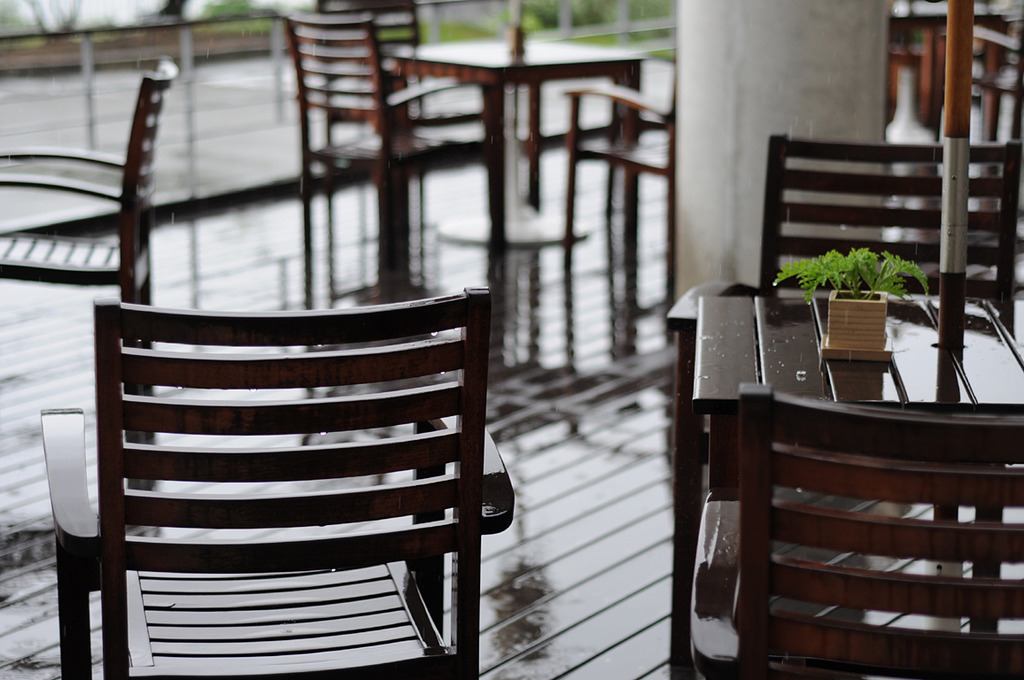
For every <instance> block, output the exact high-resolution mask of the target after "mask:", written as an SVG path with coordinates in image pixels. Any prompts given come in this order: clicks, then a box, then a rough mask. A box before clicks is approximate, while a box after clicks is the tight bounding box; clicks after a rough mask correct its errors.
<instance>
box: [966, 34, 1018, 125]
mask: <svg viewBox="0 0 1024 680" xmlns="http://www.w3.org/2000/svg"><path fill="white" fill-rule="evenodd" d="M1021 29H1022V27H1021V24H1020V22H1015V23H1011V24H1008V25H1007V26H1006V30H1005V31H996V30H992V29H988V28H984V27H981V26H975V27H974V44H975V46H976V49H979V48H980V51H981V53H980V55H979V57H980V58H979V59H978V62H979V63H980V64H981V65H982V68H981V70H980V72H978V73H977V74H976V75H975V76H974V78H973V82H974V87H975V88H976V89H978V90H979V91H980V93H981V119H982V138H983V139H987V140H990V141H994V140H996V139H997V138H998V135H999V128H1000V118H1001V114H1002V108H1003V107H1002V103H1003V97H1006V96H1008V97H1010V98H1011V100H1012V102H1013V105H1012V107H1011V114H1010V115H1011V118H1010V139H1020V134H1021V115H1022V105H1024V60H1022V59H1021V57H1022V56H1024V54H1022V53H1021V35H1020V32H1021Z"/></svg>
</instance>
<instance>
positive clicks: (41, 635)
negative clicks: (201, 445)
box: [0, 150, 672, 680]
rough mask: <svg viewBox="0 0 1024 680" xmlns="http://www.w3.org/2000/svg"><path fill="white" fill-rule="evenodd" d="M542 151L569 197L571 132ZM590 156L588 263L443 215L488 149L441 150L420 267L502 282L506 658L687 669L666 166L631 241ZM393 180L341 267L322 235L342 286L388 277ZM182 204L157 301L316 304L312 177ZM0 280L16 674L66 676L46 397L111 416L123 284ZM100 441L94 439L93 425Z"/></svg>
mask: <svg viewBox="0 0 1024 680" xmlns="http://www.w3.org/2000/svg"><path fill="white" fill-rule="evenodd" d="M543 162H544V163H545V168H544V170H545V174H544V176H545V178H546V182H547V184H546V185H545V186H544V187H543V196H542V201H543V206H544V209H545V211H547V212H548V213H550V215H551V216H553V217H554V218H556V219H557V217H558V215H559V214H560V211H561V209H562V196H561V192H562V185H561V184H560V183H562V182H564V163H565V156H564V154H563V153H562V152H561V151H560V150H551V151H548V152H546V153H545V155H544V157H543ZM580 173H581V187H585V188H586V189H587V191H588V193H587V194H586V195H581V197H580V199H579V207H578V216H577V219H578V220H579V222H578V224H580V225H582V226H584V227H585V228H586V230H587V232H588V237H587V238H586V239H584V240H582V241H580V242H579V243H577V244H576V246H575V247H574V251H573V258H572V260H573V261H572V268H571V275H570V276H568V277H567V276H566V269H565V262H564V256H563V251H562V248H561V247H560V246H554V247H545V248H541V249H525V248H524V249H515V250H512V251H511V252H509V254H508V255H507V256H506V257H505V258H503V259H501V260H499V261H493V260H491V258H489V257H488V256H487V253H486V250H485V249H483V248H480V247H477V246H467V245H456V244H453V243H450V242H445V241H443V240H441V239H439V238H438V237H437V231H436V228H435V226H434V225H436V224H437V223H438V222H439V221H441V220H443V219H444V218H445V217H450V216H453V215H457V216H459V217H461V218H466V217H469V218H470V219H472V218H473V217H474V216H476V217H477V218H479V219H483V218H484V215H485V214H486V211H485V199H484V197H483V193H482V192H483V187H484V184H485V178H484V174H483V170H482V169H481V168H480V167H477V166H475V165H472V164H471V165H468V166H466V167H462V168H453V169H445V170H440V171H437V172H432V173H431V174H430V175H429V176H428V178H427V180H426V184H425V189H426V201H427V202H426V206H427V228H426V229H425V230H424V233H423V235H422V239H420V240H419V241H418V242H417V243H418V250H417V253H418V255H417V257H416V258H415V259H414V263H415V264H414V267H415V271H416V273H417V277H420V278H421V282H422V283H423V284H425V285H426V286H427V287H428V288H429V289H430V290H432V291H437V292H450V291H453V290H460V289H462V288H464V287H466V286H476V285H489V286H490V287H491V289H492V292H493V295H494V319H493V330H492V352H491V374H490V393H489V403H488V407H489V408H488V410H489V417H488V425H489V429H490V431H491V433H492V434H493V435H494V437H495V439H496V440H497V441H498V443H499V446H500V447H501V450H502V453H503V455H504V458H505V461H506V463H507V464H508V466H509V469H510V472H511V474H512V475H513V479H514V483H515V486H516V491H517V501H518V506H517V510H518V513H517V517H516V520H515V523H514V524H513V527H512V528H511V529H509V530H508V531H506V532H505V533H503V534H500V535H496V536H488V537H486V538H485V539H484V544H483V550H484V563H483V567H482V592H483V602H482V605H483V611H482V628H481V631H482V640H481V643H482V656H481V663H482V668H483V677H485V678H491V679H498V678H531V679H532V678H541V679H543V678H554V677H567V678H588V679H589V678H609V679H610V680H612V679H614V680H623V679H628V678H641V677H646V678H668V677H669V672H668V670H667V667H666V666H665V661H666V660H667V658H668V603H669V587H670V583H669V574H670V569H671V558H670V555H671V526H672V518H671V497H670V487H669V474H670V470H669V466H668V456H667V453H668V436H669V422H670V420H669V418H670V413H669V410H668V407H669V400H670V398H671V395H672V384H671V381H672V354H671V351H670V349H669V347H668V338H667V336H666V332H665V325H664V320H663V319H664V313H665V311H666V307H665V305H664V300H663V299H662V298H663V297H664V243H663V227H662V225H663V224H664V213H663V210H664V208H663V206H664V201H663V200H660V197H661V196H662V193H659V192H663V191H664V185H663V184H662V183H660V182H658V181H657V180H654V179H652V180H650V181H643V182H642V184H641V186H642V189H641V190H642V191H643V192H649V193H648V194H647V196H648V198H647V199H646V200H643V201H642V202H641V205H642V206H643V208H642V209H643V210H644V211H646V212H644V213H643V214H642V215H641V234H640V240H639V245H638V248H637V249H636V252H635V254H634V253H630V252H626V251H624V250H623V249H622V247H621V244H622V235H621V233H620V231H619V230H620V227H619V226H617V224H615V223H613V228H612V229H610V230H608V229H606V228H605V227H606V225H605V224H604V217H603V215H604V193H603V190H604V181H605V178H606V174H607V173H606V172H604V170H603V169H602V168H599V167H593V168H591V167H588V166H587V165H583V166H581V168H580ZM373 200H374V192H372V190H367V188H366V187H349V188H346V189H344V190H342V191H341V192H340V193H339V194H338V199H337V201H336V210H337V213H336V214H337V218H338V219H337V224H336V225H335V231H334V240H335V243H334V246H335V247H334V254H333V257H332V258H330V262H331V264H332V267H328V255H327V252H326V247H325V244H326V243H327V240H326V234H325V233H318V234H316V235H315V237H316V241H315V243H317V244H318V247H317V251H316V252H317V254H318V258H317V267H316V269H315V274H316V282H315V283H316V286H317V290H318V291H319V293H318V295H319V296H320V299H321V304H326V303H327V300H328V299H329V298H332V297H333V298H334V301H333V304H335V305H347V304H358V303H361V302H365V301H366V300H367V299H370V298H371V297H372V295H370V296H369V297H368V295H367V291H372V290H373V288H374V283H375V280H374V279H375V273H374V267H373V263H374V262H375V258H376V252H375V247H374V233H375V225H374V224H373V220H374V219H375V217H374V215H375V213H376V211H375V210H374V209H372V208H373V203H372V201H373ZM162 217H163V222H164V223H163V224H162V225H161V226H160V228H159V229H157V231H156V233H155V234H154V244H153V248H154V253H155V260H154V264H153V268H154V291H155V293H154V303H155V304H158V305H161V306H170V307H197V308H202V309H211V310H215V309H225V310H229V309H242V310H257V309H281V308H299V307H301V306H302V305H303V299H304V291H303V290H302V281H303V275H302V274H303V272H302V270H301V266H302V264H301V263H302V243H301V208H300V204H299V201H298V200H297V198H296V199H290V198H286V199H280V200H268V201H265V202H259V203H249V204H245V205H239V206H238V207H237V208H236V209H234V210H230V211H224V212H220V213H216V214H209V215H201V216H194V215H181V214H178V215H163V216H162ZM360 224H363V226H362V227H360V226H359V225H360ZM420 253H421V255H422V256H421V257H420ZM328 272H333V274H332V277H333V282H332V284H333V290H334V295H330V294H329V293H328V291H329V290H331V287H330V286H329V282H328V276H329V274H328ZM0 289H2V291H3V292H2V295H3V304H2V305H0V521H2V522H3V526H4V539H3V542H2V543H0V676H2V677H4V678H17V679H23V680H29V679H31V680H37V679H39V680H41V679H52V678H56V677H59V674H60V671H59V666H58V662H57V659H58V650H57V620H56V613H57V609H56V590H55V587H54V584H55V575H54V570H53V548H52V540H53V539H52V531H51V528H50V519H49V513H50V510H49V500H48V493H47V489H46V484H45V473H44V469H43V462H42V450H41V445H40V441H39V411H40V410H41V409H43V408H59V407H82V408H84V409H86V413H87V422H88V423H89V426H90V427H91V426H92V425H91V420H92V413H93V409H92V403H93V400H94V397H93V394H92V390H93V377H92V354H91V351H92V349H91V345H92V326H91V324H92V322H91V314H92V310H91V301H92V300H93V298H95V297H97V296H99V295H108V294H114V293H115V291H112V290H111V291H106V290H102V289H94V290H86V289H79V288H69V287H55V286H48V285H41V284H27V283H20V282H12V281H0ZM87 450H88V455H89V457H90V460H93V459H94V458H95V447H94V443H93V441H92V435H91V433H90V434H89V435H88V438H87ZM95 621H98V618H97V619H94V622H95ZM97 633H98V631H97ZM99 658H100V657H99V638H98V634H97V635H94V660H96V661H97V662H98V660H99ZM94 671H95V672H94V676H95V677H98V674H99V666H98V665H97V666H96V667H95V668H94Z"/></svg>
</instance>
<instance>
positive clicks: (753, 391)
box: [736, 385, 1024, 680]
mask: <svg viewBox="0 0 1024 680" xmlns="http://www.w3.org/2000/svg"><path fill="white" fill-rule="evenodd" d="M739 414H740V415H739V418H740V425H739V428H740V429H739V433H740V490H739V501H740V510H739V512H740V542H739V564H740V571H739V589H740V590H739V595H738V600H737V602H736V612H737V617H738V621H737V625H738V631H739V645H740V674H741V677H742V678H744V680H750V679H752V678H767V677H815V678H823V677H830V678H831V677H851V678H852V677H863V675H862V674H865V675H871V676H891V677H901V678H910V677H913V678H921V677H928V678H963V677H971V678H978V677H999V678H1010V677H1021V675H1022V674H1024V653H1022V650H1024V641H1022V640H1024V638H1022V637H1021V626H1020V622H1021V620H1022V619H1024V581H1022V580H1021V579H1020V575H1021V574H1020V569H1019V567H1020V562H1021V561H1022V559H1024V558H1022V555H1024V552H1022V546H1024V538H1022V529H1021V524H1020V523H1019V522H1020V510H1021V507H1022V506H1024V470H1021V469H1019V468H1012V467H1007V465H1008V464H1011V463H1018V462H1020V459H1021V452H1022V451H1024V418H1021V417H1016V416H1005V415H1003V416H979V415H950V414H923V413H916V414H913V413H907V412H900V411H896V410H884V409H879V408H868V407H858V406H851V405H849V404H836V403H832V402H821V401H811V400H802V399H798V398H795V397H788V396H784V395H781V394H777V395H774V396H773V395H772V394H771V391H770V388H768V387H764V386H746V385H745V386H743V388H742V389H741V398H740V411H739ZM1004 506H1005V509H1004ZM1004 513H1005V517H1006V520H1005V521H1004V519H1003V517H1004ZM1010 563H1016V564H1010ZM1000 565H1002V569H1000ZM823 668H830V669H831V670H832V672H831V673H830V672H829V671H826V670H823ZM836 669H840V670H844V671H846V672H848V673H850V675H849V676H847V675H842V674H837V673H835V671H836ZM785 673H789V675H786V674H785Z"/></svg>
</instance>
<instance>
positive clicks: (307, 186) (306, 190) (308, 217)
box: [299, 161, 313, 309]
mask: <svg viewBox="0 0 1024 680" xmlns="http://www.w3.org/2000/svg"><path fill="white" fill-rule="evenodd" d="M303 166H304V167H303V169H302V178H301V180H300V183H299V195H300V197H301V199H302V265H303V267H304V271H303V287H304V292H305V296H306V308H307V309H312V308H313V173H312V172H310V170H309V166H308V161H303Z"/></svg>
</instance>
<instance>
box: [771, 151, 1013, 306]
mask: <svg viewBox="0 0 1024 680" xmlns="http://www.w3.org/2000/svg"><path fill="white" fill-rule="evenodd" d="M942 153H943V152H942V146H941V145H939V144H917V145H915V144H886V143H882V142H879V143H870V142H841V141H827V140H810V139H797V138H791V137H787V136H783V135H773V136H772V137H771V139H770V141H769V144H768V169H767V175H766V180H765V199H764V223H763V225H762V229H761V272H760V280H759V284H758V291H759V292H760V294H762V295H770V294H772V291H774V290H776V289H775V287H774V286H773V285H772V282H773V281H774V279H775V275H776V274H777V273H778V271H779V268H780V267H781V265H782V264H783V263H784V262H786V261H789V260H791V259H798V258H801V257H806V256H813V255H820V254H821V253H824V252H827V251H829V250H832V249H836V250H840V251H842V252H846V251H847V250H849V249H850V248H853V247H865V246H866V247H871V248H873V249H875V250H888V251H889V252H891V253H893V254H895V255H899V256H901V257H904V258H907V259H910V260H914V261H915V262H917V263H918V264H919V265H920V266H921V268H922V269H924V270H925V271H926V272H927V273H928V274H929V279H930V280H929V289H930V290H931V291H932V292H933V293H937V292H938V270H939V236H940V226H941V214H942V205H941V196H942V173H941V165H942ZM1020 157H1021V147H1020V141H1019V140H1017V141H1011V142H1008V143H1006V144H975V145H973V146H972V147H971V160H970V173H971V181H970V188H969V192H970V197H971V201H970V206H969V211H970V212H969V216H968V229H969V233H970V236H969V241H968V249H967V262H968V265H969V269H968V279H967V294H968V295H969V296H972V297H984V298H992V299H995V300H1009V299H1010V298H1012V297H1013V292H1014V271H1013V267H1014V259H1015V256H1016V240H1017V205H1018V192H1019V184H1020ZM791 285H792V286H795V282H794V281H790V282H789V283H788V284H786V285H783V286H782V287H784V288H785V287H789V286H791ZM915 285H916V284H915ZM908 289H909V290H911V292H920V288H919V287H918V288H917V289H916V291H915V289H914V287H913V286H909V287H908Z"/></svg>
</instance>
